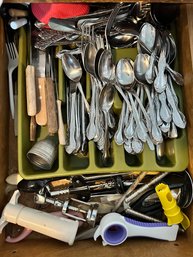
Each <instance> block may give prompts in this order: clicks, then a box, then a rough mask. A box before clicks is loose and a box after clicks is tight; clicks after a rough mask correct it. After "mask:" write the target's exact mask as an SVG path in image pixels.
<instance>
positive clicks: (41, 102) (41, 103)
mask: <svg viewBox="0 0 193 257" xmlns="http://www.w3.org/2000/svg"><path fill="white" fill-rule="evenodd" d="M37 108H38V112H37V114H36V123H37V124H38V125H40V126H45V125H46V124H47V111H46V78H45V77H42V78H37Z"/></svg>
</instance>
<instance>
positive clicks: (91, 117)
mask: <svg viewBox="0 0 193 257" xmlns="http://www.w3.org/2000/svg"><path fill="white" fill-rule="evenodd" d="M150 14H151V6H150V5H149V4H143V5H140V4H139V3H135V4H117V5H115V8H114V9H111V10H106V11H104V10H102V11H100V10H98V11H96V12H93V13H90V14H88V15H85V16H79V17H74V18H67V19H55V18H51V19H50V20H49V22H48V26H49V29H47V28H45V27H43V26H42V27H41V28H40V29H39V33H38V38H37V40H36V43H35V47H36V48H39V49H41V50H42V49H45V48H48V46H52V45H56V44H59V45H63V49H62V50H61V51H60V52H58V53H57V55H56V56H57V57H58V58H60V59H61V60H62V66H63V69H64V73H65V75H66V77H67V78H68V79H69V83H68V84H69V85H68V86H67V94H66V101H67V136H66V139H67V140H66V146H65V149H66V151H67V153H69V154H77V153H84V154H85V151H84V150H83V149H86V148H87V147H85V145H86V144H87V141H89V140H94V142H95V143H96V145H97V147H98V149H99V150H100V151H101V152H102V155H103V161H104V165H106V164H107V163H108V162H110V159H111V158H112V156H111V152H112V150H111V143H110V141H112V139H114V140H115V142H116V143H117V144H118V145H123V146H124V149H125V151H126V152H127V153H129V154H140V153H141V152H143V149H144V145H145V144H147V145H148V146H149V148H150V149H151V150H155V148H156V149H157V148H158V147H159V146H160V145H161V144H164V141H165V140H167V139H168V138H177V137H178V131H179V129H184V128H185V127H186V119H185V116H184V114H183V113H182V112H181V110H180V107H179V101H178V96H177V95H176V92H175V87H176V84H179V85H182V84H183V77H182V75H181V74H180V73H178V72H177V71H175V70H173V68H172V67H173V63H174V61H175V58H176V55H177V50H176V44H175V40H174V38H173V36H172V34H171V32H170V31H169V30H168V28H166V27H161V26H158V24H155V23H154V21H153V20H152V19H151V18H150V17H151V15H150ZM125 38H127V39H126V40H125ZM70 47H71V49H70ZM113 48H116V49H119V48H137V55H136V57H135V59H134V60H132V59H131V58H129V57H125V58H121V59H119V60H114V58H113V51H112V50H113ZM86 73H87V74H89V80H90V89H88V88H87V89H86V88H85V84H84V83H85V79H82V77H83V76H85V74H86ZM82 83H83V85H82ZM114 88H115V89H116V91H117V92H118V94H119V96H120V98H121V99H122V108H121V110H120V111H119V113H115V110H114V109H113V99H114V95H115V90H114ZM86 90H90V92H88V91H87V92H86ZM89 94H91V96H90V98H89V99H87V96H88V95H89ZM87 115H88V121H87V119H86V118H85V117H86V116H87ZM157 152H158V151H157ZM157 157H158V158H160V156H157Z"/></svg>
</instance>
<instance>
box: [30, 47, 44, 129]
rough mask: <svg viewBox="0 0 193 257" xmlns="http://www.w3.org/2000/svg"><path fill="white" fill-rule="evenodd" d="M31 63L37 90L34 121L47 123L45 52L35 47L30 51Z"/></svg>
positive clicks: (40, 123) (42, 123)
mask: <svg viewBox="0 0 193 257" xmlns="http://www.w3.org/2000/svg"><path fill="white" fill-rule="evenodd" d="M32 60H33V65H34V66H35V74H36V90H37V114H36V122H37V124H38V125H40V126H45V125H46V124H47V110H46V77H45V66H46V53H45V52H44V51H41V50H38V49H35V48H34V50H33V52H32Z"/></svg>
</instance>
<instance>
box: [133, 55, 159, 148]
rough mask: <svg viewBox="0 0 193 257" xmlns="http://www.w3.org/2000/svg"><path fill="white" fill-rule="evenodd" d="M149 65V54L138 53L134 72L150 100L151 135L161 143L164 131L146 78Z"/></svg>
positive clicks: (156, 141)
mask: <svg viewBox="0 0 193 257" xmlns="http://www.w3.org/2000/svg"><path fill="white" fill-rule="evenodd" d="M148 67H149V56H148V55H147V54H138V55H137V57H136V59H135V62H134V73H135V78H136V80H137V81H138V82H139V83H140V84H142V85H143V87H144V89H145V92H146V94H147V98H148V101H149V115H150V119H151V123H152V128H151V135H152V138H153V139H154V141H155V143H156V144H157V143H161V142H162V141H163V137H162V133H161V130H160V128H159V127H158V125H157V119H156V114H155V108H154V104H153V101H152V99H151V95H150V92H149V89H148V87H147V81H146V79H145V73H146V71H147V69H148Z"/></svg>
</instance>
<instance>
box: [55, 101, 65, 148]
mask: <svg viewBox="0 0 193 257" xmlns="http://www.w3.org/2000/svg"><path fill="white" fill-rule="evenodd" d="M56 102H57V109H58V139H59V144H60V145H65V144H66V136H65V128H64V122H63V118H62V101H61V100H59V99H58V100H57V101H56Z"/></svg>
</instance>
